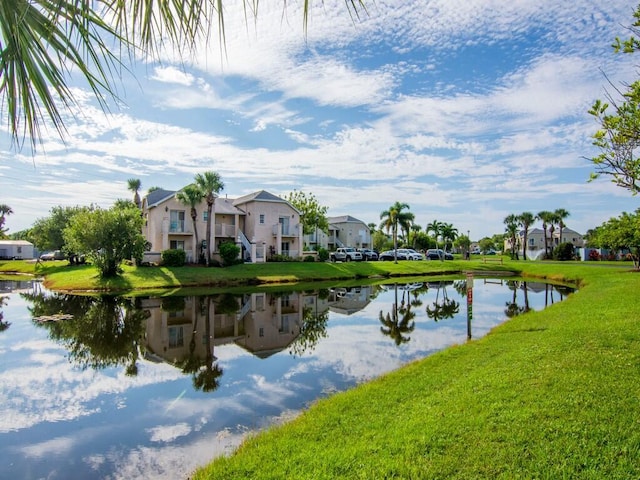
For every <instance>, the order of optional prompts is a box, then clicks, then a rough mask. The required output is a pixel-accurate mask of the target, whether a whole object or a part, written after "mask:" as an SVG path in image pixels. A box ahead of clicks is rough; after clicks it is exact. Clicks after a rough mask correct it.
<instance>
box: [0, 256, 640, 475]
mask: <svg viewBox="0 0 640 480" xmlns="http://www.w3.org/2000/svg"><path fill="white" fill-rule="evenodd" d="M616 267H617V268H616ZM38 269H39V270H38V271H36V269H35V267H34V266H33V264H28V263H26V262H0V274H2V273H7V272H11V271H17V272H19V273H21V274H23V275H24V274H42V275H45V278H46V281H45V283H46V284H47V285H48V286H49V287H50V288H55V289H61V290H100V289H114V290H119V291H131V290H132V289H135V288H146V289H166V290H165V291H167V292H173V291H176V290H178V289H181V288H184V287H189V286H196V285H198V286H200V287H201V288H210V287H229V286H232V287H233V286H236V285H246V284H251V283H261V284H263V285H271V286H272V287H274V288H291V285H288V286H287V285H282V284H280V283H279V282H306V281H316V282H319V283H316V285H322V284H325V283H326V282H328V281H329V280H340V281H341V283H342V282H345V281H347V282H350V283H351V282H356V283H357V282H362V281H363V280H362V279H364V278H365V277H369V278H371V277H374V278H378V279H387V278H391V277H393V276H406V277H407V280H408V279H409V278H410V276H417V275H436V274H437V275H450V274H453V273H459V272H463V271H467V270H474V271H476V272H477V273H478V274H482V272H485V273H486V272H488V271H503V272H505V273H506V272H508V271H512V272H515V273H518V274H520V275H525V276H529V277H538V278H545V279H549V280H551V281H557V282H574V283H576V284H579V286H580V290H579V291H578V292H577V293H576V294H573V295H571V296H569V297H568V298H567V299H566V300H565V301H563V302H560V303H557V304H555V305H553V306H551V307H550V308H548V309H546V310H544V311H540V312H532V313H529V314H527V315H523V316H519V317H516V318H514V319H512V320H509V321H508V322H506V323H504V324H503V325H501V326H499V327H497V328H495V329H494V330H493V331H492V332H491V333H490V334H489V335H487V336H486V337H484V338H482V339H479V340H474V341H472V342H469V343H466V344H464V345H459V346H455V347H452V348H449V349H447V350H445V351H442V352H440V353H437V354H435V355H432V356H430V357H428V358H426V359H424V360H421V361H418V362H414V363H412V364H410V365H408V366H406V367H404V368H401V369H399V370H398V371H395V372H392V373H390V374H387V375H385V376H383V377H381V378H379V379H377V380H375V381H372V382H369V383H367V384H363V385H361V386H359V387H356V388H353V389H351V390H349V391H347V392H343V393H339V394H336V395H333V396H331V397H329V398H326V399H323V400H320V401H318V402H317V403H316V404H315V405H313V406H312V407H311V408H310V409H309V410H307V411H305V412H304V413H302V414H301V415H300V416H299V417H298V418H297V419H295V420H293V421H291V422H288V423H286V424H284V425H282V426H278V427H273V428H271V429H269V430H267V431H265V432H263V433H260V434H257V435H254V436H252V437H250V438H249V439H248V440H247V441H246V442H245V443H244V444H243V445H242V446H241V448H240V449H239V450H238V451H237V452H235V453H234V454H232V455H231V456H229V457H222V458H219V459H216V460H215V461H213V462H212V463H211V464H210V465H209V466H207V467H206V468H203V469H201V470H199V471H197V472H195V473H194V476H193V477H192V478H193V479H194V480H201V479H246V478H252V479H305V480H306V479H372V478H373V479H422V478H425V479H438V478H447V479H448V478H453V479H456V478H457V479H469V478H492V479H493V478H499V479H500V478H503V479H512V478H527V479H528V478H543V479H547V478H548V479H556V478H571V479H575V478H580V479H602V478H607V479H628V478H639V477H640V462H639V461H638V458H640V415H638V412H639V411H640V327H639V325H638V317H639V313H640V296H638V295H637V292H638V290H639V289H640V274H639V273H636V272H631V266H630V265H629V264H620V263H614V264H604V263H597V264H596V263H564V264H560V263H558V264H554V263H544V262H512V261H509V260H506V259H505V264H504V265H497V264H482V263H481V261H480V260H479V259H473V260H471V261H463V260H455V261H453V262H437V261H436V262H401V263H399V264H397V265H396V264H393V263H387V262H384V263H383V262H372V263H349V264H336V265H332V264H306V263H285V264H282V263H280V264H278V263H273V264H263V265H239V266H237V267H232V268H228V269H216V268H210V269H207V268H190V267H183V268H173V269H165V268H140V269H134V268H128V267H127V268H125V273H124V275H122V276H121V277H119V278H117V279H113V280H109V281H103V280H100V279H99V278H98V277H97V275H96V270H95V269H94V268H92V267H87V266H85V267H67V266H65V262H50V263H49V262H47V263H46V264H43V265H40V266H38ZM327 284H328V283H327ZM363 348H366V346H363Z"/></svg>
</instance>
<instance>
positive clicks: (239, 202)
mask: <svg viewBox="0 0 640 480" xmlns="http://www.w3.org/2000/svg"><path fill="white" fill-rule="evenodd" d="M177 193H178V192H176V191H170V190H162V189H159V190H155V191H153V192H151V193H149V194H148V195H147V196H146V197H145V198H144V199H143V200H142V215H143V217H144V219H145V223H144V227H143V235H144V236H145V238H146V239H147V241H148V242H149V243H150V244H151V251H152V252H162V251H163V250H167V249H170V248H171V249H179V250H185V252H186V253H187V261H188V262H194V263H196V262H198V260H199V258H200V257H201V255H204V253H205V252H206V248H207V245H206V225H207V204H206V202H205V201H202V202H201V203H200V204H199V205H198V206H197V207H196V212H197V217H196V229H197V232H198V244H196V242H195V231H194V227H193V221H192V219H191V207H190V206H189V205H185V204H183V203H181V202H180V201H178V200H177V199H176V194H177ZM213 217H214V218H213V221H212V225H211V247H210V248H211V253H212V255H213V256H214V257H215V256H216V255H218V253H219V247H220V244H221V243H224V242H233V243H235V244H237V245H238V246H239V247H240V248H241V252H242V253H241V256H242V258H243V259H244V260H245V261H249V262H253V263H255V262H264V261H266V259H267V258H268V256H270V255H275V254H281V255H288V256H290V257H299V256H300V255H301V253H302V228H301V225H300V212H299V211H298V210H296V209H295V208H294V207H293V206H292V205H291V204H290V203H289V202H287V201H286V200H284V199H282V198H280V197H278V196H276V195H273V194H271V193H269V192H266V191H264V190H261V191H259V192H255V193H252V194H250V195H245V196H243V197H240V198H236V199H230V198H227V197H225V198H222V197H218V198H216V199H215V203H214V206H213Z"/></svg>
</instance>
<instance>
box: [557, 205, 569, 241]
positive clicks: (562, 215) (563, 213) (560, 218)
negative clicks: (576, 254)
mask: <svg viewBox="0 0 640 480" xmlns="http://www.w3.org/2000/svg"><path fill="white" fill-rule="evenodd" d="M553 214H554V215H555V217H556V221H557V222H558V228H559V229H560V231H559V234H560V240H559V241H560V243H564V241H563V240H562V230H563V229H564V227H566V225H565V223H564V220H565V219H566V218H567V217H568V216H569V215H571V214H570V213H569V212H568V211H567V210H565V209H564V208H556V209H555V210H554V212H553Z"/></svg>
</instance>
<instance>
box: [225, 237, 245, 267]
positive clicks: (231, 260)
mask: <svg viewBox="0 0 640 480" xmlns="http://www.w3.org/2000/svg"><path fill="white" fill-rule="evenodd" d="M238 255H240V247H239V246H238V245H236V244H235V243H233V242H224V243H221V244H220V257H222V262H223V263H224V265H225V266H229V265H236V264H238V263H240V262H242V260H241V259H239V258H238Z"/></svg>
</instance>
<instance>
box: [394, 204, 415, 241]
mask: <svg viewBox="0 0 640 480" xmlns="http://www.w3.org/2000/svg"><path fill="white" fill-rule="evenodd" d="M415 218H416V217H415V215H414V214H413V213H411V212H401V213H400V216H399V218H398V226H399V227H400V230H401V231H402V233H403V237H404V245H405V246H409V241H410V239H409V235H410V232H411V225H413V221H414V220H415Z"/></svg>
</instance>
